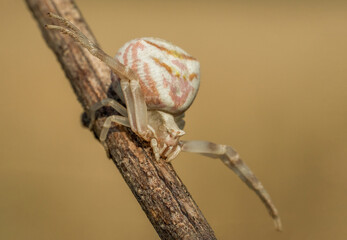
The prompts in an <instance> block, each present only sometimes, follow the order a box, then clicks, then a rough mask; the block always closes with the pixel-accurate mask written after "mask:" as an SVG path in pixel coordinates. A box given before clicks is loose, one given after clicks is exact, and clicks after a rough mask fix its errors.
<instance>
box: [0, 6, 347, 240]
mask: <svg viewBox="0 0 347 240" xmlns="http://www.w3.org/2000/svg"><path fill="white" fill-rule="evenodd" d="M76 2H77V5H78V6H79V7H80V10H81V11H82V13H83V15H84V17H85V19H86V20H87V22H88V23H89V25H90V27H91V29H92V31H93V32H94V34H95V36H96V37H97V39H98V41H99V43H100V44H101V46H102V47H103V48H104V50H105V51H106V52H107V53H109V54H111V55H113V54H115V53H116V51H117V49H118V48H119V47H121V46H122V44H124V43H125V42H126V41H128V40H130V39H133V38H137V37H143V36H154V37H159V38H163V39H166V40H169V41H171V42H173V43H175V44H176V45H178V46H180V47H182V48H183V49H185V50H186V51H187V52H189V53H190V54H192V55H193V56H195V57H196V58H198V59H199V60H200V63H201V74H202V78H201V87H200V92H199V94H198V97H197V98H196V101H195V102H194V104H193V105H192V107H191V108H190V109H189V111H188V112H187V114H186V122H187V124H186V128H185V130H186V132H187V135H186V136H185V138H184V139H187V140H188V139H205V140H210V141H214V142H217V143H224V144H229V145H232V146H233V147H234V148H236V149H237V150H238V152H239V153H240V154H241V156H242V157H243V159H244V160H245V161H246V163H247V164H248V165H249V166H250V167H251V169H252V170H253V171H254V172H255V174H256V175H257V176H258V177H259V178H260V180H261V181H262V183H263V184H264V185H265V187H266V189H267V190H268V191H269V193H270V195H271V196H272V198H273V200H274V202H275V204H276V205H277V207H278V209H279V211H280V215H281V217H282V220H283V227H284V231H283V232H282V233H279V232H276V231H275V230H274V228H273V224H272V220H271V218H270V217H269V216H268V214H267V212H266V210H265V208H264V206H263V205H262V203H261V202H260V201H259V199H258V198H257V196H256V195H255V194H254V193H253V192H251V191H250V190H249V189H248V188H247V187H246V186H245V184H243V183H242V182H241V181H240V180H239V179H238V178H237V177H236V175H235V174H234V173H232V172H231V171H230V170H229V169H227V168H226V167H225V166H224V165H223V164H222V163H221V162H219V161H218V160H213V159H209V158H206V157H203V156H199V155H194V154H188V153H182V154H181V155H180V156H179V157H178V158H177V159H176V160H174V162H173V165H174V167H175V169H176V170H177V172H178V173H179V176H180V177H181V179H182V181H183V182H184V183H185V184H186V186H187V188H188V189H189V191H190V193H191V194H192V195H193V197H194V199H195V201H196V202H197V204H198V205H199V206H200V208H201V210H202V212H203V213H204V215H205V217H206V218H207V220H208V221H209V223H210V224H211V226H212V228H213V229H214V231H215V233H216V236H217V238H218V239H247V240H248V239H279V240H282V239H299V240H301V239H315V240H317V239H334V240H340V239H341V240H342V239H347V228H346V222H347V184H346V181H347V174H346V168H347V159H346V157H347V148H346V144H347V126H346V123H347V82H346V80H347V69H346V64H347V14H346V12H347V3H346V2H343V1H341V2H339V1H262V2H261V3H259V2H256V1H242V2H241V1H240V2H232V1H213V2H212V1H199V2H198V1H159V0H158V1H153V0H151V1H147V0H146V1H135V0H131V1H126V2H125V1H111V0H108V1H107V0H104V1H92V0H84V1H82V0H80V1H78V0H77V1H76ZM0 19H1V21H0V26H1V38H0V73H1V80H0V104H1V105H0V107H1V119H0V123H1V124H0V133H1V134H0V239H158V236H157V234H156V232H155V231H154V229H153V228H152V226H151V224H150V223H149V221H148V220H147V218H146V216H145V214H144V213H143V212H142V210H141V208H140V206H139V205H138V203H137V201H136V200H135V198H134V197H133V195H132V193H131V192H130V190H129V189H128V187H127V185H126V184H125V182H124V181H123V179H122V178H121V175H120V174H119V172H118V170H117V168H116V167H115V166H114V165H113V163H112V162H111V161H109V160H108V159H107V157H106V154H105V152H104V150H103V148H102V146H101V144H99V143H98V142H97V141H96V140H95V139H94V137H93V135H92V134H91V133H90V132H89V131H88V130H87V129H85V128H83V127H82V126H81V124H80V114H81V113H82V107H81V106H80V104H79V103H78V101H77V99H76V96H75V95H74V93H73V91H72V89H71V87H70V84H69V82H68V80H67V79H66V77H65V76H64V73H63V71H62V69H61V68H60V65H59V64H58V62H57V60H56V58H55V56H54V55H53V53H52V51H51V50H49V49H48V47H47V46H46V43H45V42H44V40H43V38H42V36H41V33H40V32H39V29H38V27H37V24H36V22H35V21H34V19H33V18H32V16H31V13H30V12H29V11H28V9H27V8H26V5H25V3H24V1H12V0H0Z"/></svg>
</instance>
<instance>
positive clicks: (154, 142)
mask: <svg viewBox="0 0 347 240" xmlns="http://www.w3.org/2000/svg"><path fill="white" fill-rule="evenodd" d="M151 147H152V149H153V153H154V157H155V160H157V161H159V159H160V154H159V148H158V142H157V140H156V139H155V138H152V139H151Z"/></svg>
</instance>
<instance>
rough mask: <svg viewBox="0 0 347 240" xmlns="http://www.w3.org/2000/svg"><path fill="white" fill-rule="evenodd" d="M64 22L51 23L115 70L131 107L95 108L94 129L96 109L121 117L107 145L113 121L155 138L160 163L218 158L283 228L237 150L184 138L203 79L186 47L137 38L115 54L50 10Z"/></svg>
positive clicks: (112, 103) (123, 97) (103, 132)
mask: <svg viewBox="0 0 347 240" xmlns="http://www.w3.org/2000/svg"><path fill="white" fill-rule="evenodd" d="M49 16H51V17H52V18H54V19H56V20H58V21H59V23H60V24H62V25H64V27H62V26H57V25H47V26H46V27H47V28H48V29H57V30H59V31H61V32H62V33H65V34H68V35H69V36H71V37H72V38H74V39H75V40H76V41H77V42H79V43H80V44H81V45H82V46H83V47H85V48H87V49H88V50H89V51H90V53H91V54H93V55H94V56H96V57H98V58H99V59H100V60H101V61H103V62H104V63H106V64H107V65H108V66H109V67H110V68H111V70H112V79H113V87H114V89H115V91H116V93H117V95H118V96H119V98H120V99H121V100H122V101H123V103H125V105H126V108H125V107H124V106H123V105H122V104H120V103H119V102H117V101H116V100H114V99H111V98H106V99H103V100H102V101H100V102H98V103H95V105H94V106H93V107H92V108H91V109H90V118H91V123H90V128H92V127H93V124H94V121H95V112H96V111H97V110H98V109H99V108H101V107H103V106H111V107H112V108H114V109H115V110H116V111H117V112H118V113H119V114H120V115H112V116H109V117H107V118H106V120H105V122H104V125H103V128H102V130H101V133H100V141H101V142H102V143H103V144H104V145H105V146H106V144H105V141H106V138H107V133H108V131H109V129H110V127H111V125H112V123H113V122H116V123H118V124H121V125H124V126H127V127H130V128H131V129H132V131H134V132H135V133H136V134H137V135H138V136H139V137H141V138H142V139H144V140H146V141H148V142H150V144H151V147H152V149H153V153H154V156H155V158H156V160H157V161H159V160H160V159H165V160H166V161H170V160H172V159H173V158H175V157H176V156H177V155H178V153H179V152H180V151H185V152H194V153H200V154H203V155H206V156H209V157H213V158H219V159H221V160H222V162H223V163H224V164H225V165H227V166H228V167H229V168H230V169H231V170H233V171H234V172H235V173H236V174H237V175H238V176H239V177H240V179H241V180H242V181H244V182H245V183H246V184H247V185H248V186H249V187H250V188H251V189H253V190H254V191H255V192H256V193H257V194H258V196H259V197H260V199H261V200H262V201H263V203H264V204H265V206H266V207H267V209H268V211H269V213H270V215H271V216H272V218H273V219H274V222H275V226H276V228H277V229H278V230H280V229H281V221H280V218H279V216H278V212H277V209H276V207H275V206H274V205H273V203H272V200H271V198H270V196H269V194H268V193H267V191H266V190H265V189H264V187H263V185H262V184H261V183H260V181H259V180H258V179H257V178H256V177H255V175H254V174H253V172H252V171H251V170H250V169H249V168H248V167H247V165H246V164H245V163H244V162H243V161H242V160H241V159H240V157H239V155H238V154H237V153H236V152H235V150H234V149H233V148H231V147H230V146H227V145H219V144H215V143H211V142H207V141H180V137H181V136H182V135H184V134H185V132H184V131H183V127H184V120H183V118H184V112H185V111H186V110H187V109H188V108H189V106H190V105H191V104H192V102H193V100H194V98H195V96H196V94H197V91H198V88H199V81H200V72H199V62H198V61H197V60H196V59H195V58H194V57H192V56H191V55H189V54H188V53H187V52H185V51H184V50H182V49H181V48H179V47H177V46H175V45H173V44H171V43H169V42H166V41H164V40H161V39H157V38H138V39H134V40H131V41H129V42H127V43H126V44H125V45H124V46H123V47H121V48H120V50H119V51H118V52H117V54H116V57H115V58H112V57H110V56H109V55H107V54H106V53H105V52H104V51H102V50H101V49H100V48H99V47H98V46H97V45H96V44H95V43H93V42H92V41H90V40H89V39H88V38H87V37H86V36H85V35H83V33H82V32H81V31H80V30H79V29H78V28H77V27H75V26H74V25H73V24H72V23H70V22H69V21H68V20H66V19H64V18H62V17H60V16H57V15H55V14H52V13H49Z"/></svg>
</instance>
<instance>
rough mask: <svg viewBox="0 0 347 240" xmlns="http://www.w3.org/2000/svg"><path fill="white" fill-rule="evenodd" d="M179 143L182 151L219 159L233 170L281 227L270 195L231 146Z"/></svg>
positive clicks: (204, 142)
mask: <svg viewBox="0 0 347 240" xmlns="http://www.w3.org/2000/svg"><path fill="white" fill-rule="evenodd" d="M181 143H182V144H183V146H182V151H185V152H193V153H200V154H202V155H205V156H208V157H212V158H219V159H221V160H222V161H223V163H224V164H225V165H227V167H229V168H230V169H231V170H233V171H234V172H235V173H236V174H237V175H238V176H239V178H241V180H242V181H244V182H245V183H246V184H247V185H248V187H250V188H251V189H252V190H253V191H255V192H256V194H257V195H258V196H259V198H260V199H261V200H262V202H263V203H264V204H265V206H266V208H267V209H268V211H269V213H270V215H271V217H272V218H273V220H274V223H275V228H276V229H277V230H281V229H282V224H281V220H280V217H279V215H278V211H277V209H276V207H275V205H274V204H273V202H272V200H271V198H270V195H269V194H268V193H267V191H266V190H265V188H264V187H263V185H262V184H261V182H260V181H259V180H258V179H257V178H256V176H255V175H254V173H253V172H252V171H251V170H250V169H249V168H248V166H247V165H246V164H245V163H244V162H243V161H242V160H241V158H240V157H239V154H238V153H237V152H236V151H235V150H234V149H233V148H232V147H230V146H226V145H219V144H215V143H211V142H207V141H181Z"/></svg>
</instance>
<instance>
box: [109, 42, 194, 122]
mask: <svg viewBox="0 0 347 240" xmlns="http://www.w3.org/2000/svg"><path fill="white" fill-rule="evenodd" d="M115 58H116V59H117V60H118V61H119V62H121V63H122V64H124V65H125V66H127V67H129V68H131V69H132V70H133V71H134V72H135V73H136V74H137V75H138V77H139V81H140V86H141V90H142V92H143V94H144V97H145V101H146V104H147V107H148V109H150V110H151V109H152V110H154V109H155V110H161V111H165V112H168V113H171V114H174V115H176V114H180V113H182V112H184V111H186V110H187V109H188V108H189V106H190V105H191V104H192V102H193V100H194V98H195V96H196V94H197V91H198V89H199V82H200V64H199V62H198V61H197V60H196V59H195V58H194V57H192V56H191V55H189V54H188V53H187V52H185V51H184V50H183V49H181V48H179V47H177V46H175V45H173V44H171V43H169V42H166V41H164V40H161V39H157V38H138V39H134V40H131V41H129V42H127V43H125V44H124V45H123V46H122V47H121V48H120V49H119V50H118V52H117V54H116V56H115ZM113 81H116V83H117V82H119V78H118V77H116V76H115V74H113ZM117 85H118V87H116V92H117V94H118V95H119V96H120V98H121V99H122V100H123V101H124V98H123V94H122V91H121V89H120V86H119V84H116V86H117Z"/></svg>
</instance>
